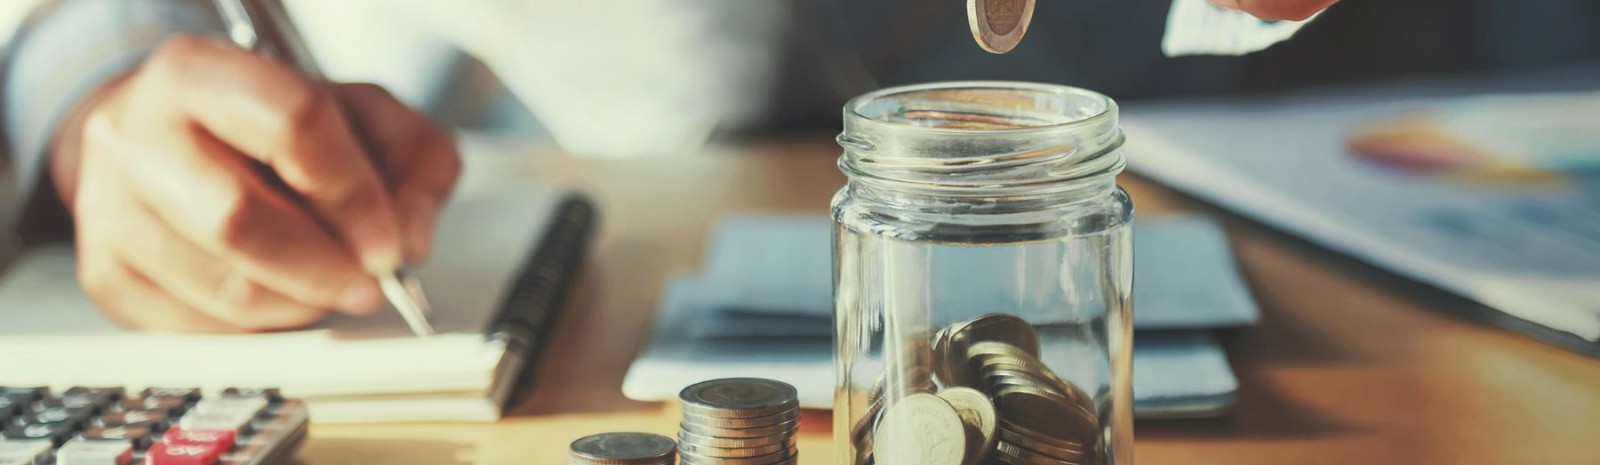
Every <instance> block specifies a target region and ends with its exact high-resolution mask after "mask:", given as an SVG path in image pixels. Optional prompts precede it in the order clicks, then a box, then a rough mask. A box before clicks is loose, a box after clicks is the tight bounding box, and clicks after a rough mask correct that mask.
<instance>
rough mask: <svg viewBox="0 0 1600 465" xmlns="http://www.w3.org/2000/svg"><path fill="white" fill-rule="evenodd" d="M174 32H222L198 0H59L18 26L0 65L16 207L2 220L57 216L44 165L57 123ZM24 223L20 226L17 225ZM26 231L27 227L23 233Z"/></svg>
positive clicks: (1, 109)
mask: <svg viewBox="0 0 1600 465" xmlns="http://www.w3.org/2000/svg"><path fill="white" fill-rule="evenodd" d="M180 33H198V34H214V35H218V36H222V35H223V26H222V24H221V21H220V19H219V18H218V16H217V14H216V10H215V8H214V7H212V3H211V2H209V1H204V0H58V1H55V2H52V3H49V4H47V5H46V6H44V7H42V9H41V10H40V11H38V12H35V14H34V15H33V16H32V17H31V18H30V19H29V21H27V22H26V23H25V24H24V25H23V26H22V27H21V28H19V30H18V32H17V33H16V35H15V36H14V37H13V38H12V40H11V42H10V46H9V48H8V49H7V50H6V52H5V57H4V58H5V61H4V64H3V68H0V129H3V131H4V151H5V153H6V154H7V155H8V156H9V158H10V168H11V170H10V171H11V173H12V176H13V177H14V178H15V179H14V180H13V182H12V184H13V185H14V186H15V188H14V189H13V190H14V191H15V192H18V193H19V195H20V197H21V198H20V199H18V200H19V201H18V202H8V203H10V204H8V205H3V206H0V209H3V211H4V214H5V216H4V219H5V221H7V222H8V223H11V224H15V223H13V222H16V221H18V220H19V219H21V220H22V221H24V222H26V221H28V218H24V217H22V215H23V214H24V211H23V210H24V206H26V210H27V212H26V214H27V215H28V217H30V218H31V217H32V215H34V214H35V213H39V214H41V215H43V216H44V217H50V216H52V215H55V216H59V212H50V211H48V210H51V209H56V210H59V200H54V198H55V192H54V191H53V190H51V189H50V188H49V181H48V175H47V173H46V171H47V170H46V169H45V167H46V166H47V164H48V163H47V160H49V148H50V143H51V140H52V139H53V138H54V136H55V130H56V126H57V125H59V124H60V123H61V122H62V120H63V119H64V118H65V117H66V116H67V115H68V114H70V113H71V112H72V110H73V109H74V108H75V107H76V106H77V104H78V102H79V101H80V100H82V99H83V98H84V96H86V95H89V94H90V93H92V92H93V91H94V90H95V89H97V88H99V87H100V86H101V85H102V84H104V83H106V82H107V81H109V80H111V79H113V78H115V77H117V76H118V75H121V74H122V73H124V72H126V71H127V70H129V69H131V68H133V67H134V66H137V65H138V63H139V62H140V61H141V60H143V59H144V57H146V56H148V55H149V54H150V52H151V51H153V50H155V49H156V47H158V46H160V44H161V43H162V42H163V41H165V40H166V38H168V37H170V36H172V35H175V34H180ZM23 226H27V225H26V224H24V225H23ZM24 229H26V228H24Z"/></svg>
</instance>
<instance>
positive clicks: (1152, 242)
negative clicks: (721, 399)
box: [623, 215, 1258, 417]
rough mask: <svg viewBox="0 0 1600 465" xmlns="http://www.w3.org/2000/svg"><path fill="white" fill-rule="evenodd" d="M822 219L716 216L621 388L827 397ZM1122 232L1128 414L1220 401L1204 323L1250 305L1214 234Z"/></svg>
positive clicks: (1219, 322) (1189, 410)
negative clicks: (735, 384)
mask: <svg viewBox="0 0 1600 465" xmlns="http://www.w3.org/2000/svg"><path fill="white" fill-rule="evenodd" d="M830 227H831V226H830V223H829V221H828V219H827V218H823V217H812V216H777V215H747V216H736V217H731V218H728V219H727V220H725V221H724V222H723V223H722V225H721V227H719V228H718V229H717V231H716V232H715V233H714V234H713V236H712V239H711V243H710V244H709V247H708V248H707V252H706V259H705V266H706V269H705V270H704V273H703V274H702V275H701V276H686V277H681V278H679V279H677V280H675V281H674V282H673V283H671V284H670V285H669V286H668V287H667V292H666V295H665V296H664V298H663V299H662V306H661V309H660V312H659V313H658V314H657V318H656V323H655V325H656V326H655V329H654V331H653V332H652V340H651V341H650V343H649V344H648V345H647V346H646V348H645V350H644V351H643V352H642V353H641V354H640V356H639V358H638V359H637V360H635V361H634V364H633V366H632V368H631V369H630V370H629V372H628V376H627V379H626V380H625V382H624V386H623V391H624V393H625V394H627V395H628V397H630V398H634V399H639V400H669V399H672V398H674V396H676V395H677V392H678V390H679V389H681V388H682V387H684V386H687V385H689V384H693V383H695V382H698V381H702V380H705V379H711V378H718V377H731V376H760V377H768V378H774V379H779V380H783V381H786V382H789V383H791V384H794V385H795V386H796V388H798V389H799V391H800V401H801V403H802V405H804V406H806V407H808V408H828V407H829V406H830V405H831V404H832V394H833V376H834V374H833V365H832V363H833V357H832V352H831V350H832V331H833V322H832V316H833V314H832V312H833V310H832V308H833V304H832V281H831V280H832V277H831V276H832V269H831V267H832V265H831V257H832V252H831V246H830ZM775 244H781V245H782V246H774V245H775ZM1134 244H1135V245H1134V247H1135V250H1136V253H1135V254H1134V256H1135V266H1134V269H1135V278H1134V281H1135V283H1136V284H1135V287H1134V288H1135V291H1134V294H1135V297H1134V302H1135V305H1136V307H1137V308H1136V310H1135V312H1134V315H1135V318H1134V319H1135V326H1136V327H1137V328H1138V330H1139V334H1138V335H1137V336H1136V337H1135V339H1134V340H1135V348H1134V367H1135V368H1134V391H1135V397H1136V401H1135V404H1136V405H1135V410H1136V412H1137V414H1138V415H1139V416H1141V417H1159V416H1203V415H1213V414H1218V413H1220V412H1222V411H1224V409H1225V408H1226V407H1227V406H1228V405H1230V404H1231V403H1232V399H1233V392H1234V391H1235V389H1236V388H1237V384H1238V383H1237V380H1236V379H1235V378H1234V376H1233V373H1232V371H1231V370H1230V369H1229V368H1228V364H1227V359H1226V357H1225V355H1224V354H1223V351H1222V348H1221V347H1220V346H1219V345H1217V343H1216V342H1215V341H1214V340H1213V339H1212V337H1211V335H1210V333H1209V331H1208V329H1210V328H1221V327H1234V326H1242V325H1248V324H1252V323H1254V322H1255V321H1256V319H1257V316H1258V311H1257V309H1256V306H1255V303H1254V301H1253V300H1252V299H1251V298H1250V295H1249V293H1248V292H1247V291H1246V288H1245V286H1244V283H1243V282H1242V281H1241V280H1240V279H1239V276H1238V272H1237V271H1236V269H1235V267H1234V265H1233V260H1232V257H1231V255H1230V253H1229V249H1228V243H1227V238H1226V236H1225V235H1223V233H1222V230H1221V229H1220V228H1219V227H1217V225H1215V224H1214V223H1211V222H1209V221H1206V220H1203V219H1197V218H1178V219H1165V220H1153V221H1144V220H1141V223H1139V225H1138V226H1136V227H1135V230H1134Z"/></svg>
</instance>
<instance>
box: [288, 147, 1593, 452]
mask: <svg viewBox="0 0 1600 465" xmlns="http://www.w3.org/2000/svg"><path fill="white" fill-rule="evenodd" d="M750 151H751V152H757V153H744V154H728V155H714V156H706V157H698V158H689V159H678V158H674V159H644V160H618V159H604V160H594V159H582V160H580V159H571V158H566V157H539V158H536V159H535V160H533V161H531V162H528V163H525V164H522V165H519V166H520V167H519V168H514V169H511V171H517V170H521V171H522V172H521V173H513V175H517V176H527V177H529V178H533V179H540V180H547V181H548V180H556V181H558V182H562V183H565V184H569V185H573V186H575V187H578V188H581V189H583V190H584V191H586V192H588V193H589V194H590V195H592V196H593V198H594V199H595V200H596V201H597V202H598V203H599V205H600V206H601V218H602V219H601V223H602V224H601V228H600V234H599V237H598V240H597V241H596V243H595V246H596V247H595V249H594V251H593V255H592V260H591V264H590V266H589V269H588V272H587V275H586V277H585V278H584V280H583V281H584V283H583V285H582V286H581V289H580V292H579V293H578V298H577V299H575V301H574V302H573V303H572V305H573V306H572V307H571V308H570V309H569V311H568V312H567V313H566V315H565V317H564V319H563V320H562V322H561V324H560V325H561V326H560V329H559V331H558V332H557V334H556V336H555V338H554V339H553V341H552V344H551V347H550V349H551V350H550V352H549V354H548V356H547V359H546V360H545V362H544V363H543V364H542V366H540V367H539V371H538V374H537V376H538V378H539V381H538V382H539V384H538V387H537V389H535V390H534V392H533V393H532V394H531V395H530V396H528V397H527V398H526V399H524V400H523V401H522V402H519V403H518V405H516V407H515V408H514V409H513V410H512V411H511V412H510V413H509V417H508V418H506V419H504V420H502V421H500V422H498V423H494V424H410V425H370V426H331V425H330V426H317V427H315V429H314V431H313V433H312V440H311V442H310V443H309V444H308V445H307V447H306V448H305V449H304V450H303V451H302V453H301V455H300V460H301V461H302V462H304V463H307V464H318V465H320V464H342V463H349V464H380V463H381V464H429V465H437V464H454V463H475V464H539V465H555V464H562V463H566V460H565V457H566V450H567V444H568V443H569V442H571V441H572V440H573V439H576V438H578V437H580V436H583V435H587V434H591V433H598V432H605V431H650V432H656V433H661V434H668V435H671V434H674V433H675V431H676V427H677V415H678V410H677V407H676V406H675V405H671V404H658V403H644V402H634V401H630V400H628V399H626V398H624V397H623V396H622V393H621V385H622V377H623V374H624V372H625V371H626V370H627V368H628V364H629V362H630V360H631V358H632V356H633V354H634V353H635V352H636V351H637V350H638V349H639V347H640V344H641V338H643V337H644V336H645V335H646V334H647V330H648V327H649V325H650V321H651V315H652V312H654V311H655V308H656V300H657V295H658V293H659V292H660V291H661V287H662V285H663V283H664V281H665V280H666V278H667V277H668V276H670V275H672V274H674V273H684V272H690V271H692V270H695V269H697V268H698V267H699V266H700V263H699V259H700V256H701V250H702V247H703V246H704V238H705V236H706V232H707V230H708V228H709V227H710V225H711V223H712V221H713V220H714V219H716V218H718V217H719V216H720V215H723V214H725V213H728V212H732V211H741V210H745V211H748V210H775V211H794V212H812V213H822V212H824V211H826V208H827V204H828V200H829V198H830V197H831V196H832V195H833V192H834V191H835V190H836V189H838V187H839V186H841V185H842V184H843V183H844V178H843V176H841V175H840V174H839V173H838V171H837V170H836V169H835V168H834V158H835V157H837V156H838V153H839V150H838V148H837V147H836V146H834V145H833V144H832V143H831V142H825V141H817V142H804V143H778V144H772V145H767V146H761V147H756V148H754V149H752V150H750ZM1122 183H1123V185H1124V186H1125V187H1126V188H1127V189H1128V190H1129V191H1130V192H1131V193H1132V194H1133V197H1134V199H1135V204H1136V205H1137V208H1138V213H1139V215H1140V216H1155V215H1161V214H1167V213H1171V212H1177V211H1184V210H1194V209H1196V208H1197V206H1196V205H1193V204H1192V203H1190V202H1188V201H1186V200H1183V199H1181V198H1179V197H1178V196H1176V195H1174V194H1172V193H1171V192H1169V191H1167V190H1165V189H1163V188H1160V187H1157V186H1154V185H1152V184H1150V183H1149V182H1146V181H1142V180H1139V179H1136V178H1131V177H1128V176H1124V179H1122ZM1232 223H1234V222H1233V221H1230V224H1229V229H1230V236H1231V237H1232V239H1233V244H1234V246H1235V248H1236V250H1235V255H1236V256H1237V257H1238V260H1239V262H1240V263H1241V264H1242V265H1243V268H1242V269H1243V272H1244V274H1245V278H1246V280H1247V281H1248V282H1249V284H1250V286H1251V288H1252V289H1253V291H1254V293H1255V296H1256V299H1257V300H1258V301H1259V303H1260V305H1261V309H1262V311H1263V321H1262V323H1261V325H1259V326H1257V327H1254V328H1249V329H1245V330H1242V331H1239V332H1237V334H1229V335H1225V340H1226V342H1227V345H1228V352H1229V354H1230V357H1231V358H1232V361H1233V366H1234V368H1235V370H1237V372H1238V376H1239V379H1240V384H1241V386H1242V388H1241V391H1240V393H1239V401H1238V405H1237V409H1236V411H1235V414H1234V415H1233V416H1232V417H1231V418H1229V419H1226V420H1207V421H1187V422H1186V421H1169V422H1140V423H1138V425H1137V427H1136V435H1137V440H1136V443H1137V446H1136V447H1135V457H1137V460H1138V462H1139V463H1141V464H1253V463H1259V464H1273V465H1281V464H1322V463H1325V464H1337V465H1357V464H1376V463H1397V464H1398V463H1405V464H1494V465H1504V464H1512V463H1530V464H1531V463H1538V464H1557V463H1562V464H1566V463H1571V464H1580V463H1581V464H1597V463H1600V361H1597V360H1594V359H1590V358H1588V357H1585V356H1582V355H1578V354H1575V353H1571V352H1567V351H1564V350H1560V349H1557V348H1554V347H1551V346H1547V345H1544V344H1542V343H1539V342H1536V341H1534V340H1531V339H1527V338H1524V337H1521V336H1517V335H1514V334H1511V333H1508V332H1505V331H1502V330H1498V329H1494V328H1489V327H1483V326H1478V325H1475V324H1473V323H1469V322H1465V321H1461V320H1459V319H1456V318H1453V317H1451V316H1448V315H1447V314H1445V313H1443V312H1438V311H1434V310H1433V309H1430V308H1429V304H1428V303H1426V302H1420V301H1417V300H1413V298H1411V297H1407V296H1405V295H1402V294H1399V293H1395V292H1392V291H1388V290H1385V289H1381V288H1379V287H1378V286H1376V285H1375V283H1374V282H1373V281H1372V278H1370V277H1367V275H1366V274H1363V273H1352V272H1350V271H1349V270H1348V269H1344V268H1341V267H1339V266H1330V263H1332V262H1336V260H1331V259H1330V258H1329V257H1330V255H1329V254H1327V253H1326V252H1321V251H1316V250H1311V249H1308V248H1306V247H1304V246H1299V245H1296V244H1292V243H1286V242H1285V241H1283V240H1282V239H1280V238H1278V236H1276V235H1274V234H1270V233H1267V232H1264V231H1261V230H1259V229H1258V228H1255V227H1252V226H1248V225H1240V224H1232ZM830 425H831V420H830V419H829V418H828V413H826V412H806V415H805V418H804V420H803V422H802V435H801V438H800V449H801V457H802V460H801V462H802V463H804V464H806V465H824V464H832V463H833V462H832V460H833V454H832V453H831V447H832V445H831V443H832V440H831V433H830V431H829V428H830Z"/></svg>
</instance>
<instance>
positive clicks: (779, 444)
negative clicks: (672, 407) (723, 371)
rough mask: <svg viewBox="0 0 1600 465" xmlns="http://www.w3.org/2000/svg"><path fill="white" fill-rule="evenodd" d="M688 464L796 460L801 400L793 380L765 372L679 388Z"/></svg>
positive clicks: (770, 464)
mask: <svg viewBox="0 0 1600 465" xmlns="http://www.w3.org/2000/svg"><path fill="white" fill-rule="evenodd" d="M678 399H679V400H681V401H683V422H682V423H681V424H679V425H678V426H679V428H680V429H679V430H678V456H679V459H680V460H681V461H682V462H683V463H684V464H685V465H794V464H795V463H797V462H798V460H799V459H798V456H799V451H798V450H797V449H795V431H797V430H798V429H799V425H800V402H799V399H798V397H797V396H796V392H795V389H794V386H790V385H789V384H787V383H783V382H781V381H773V380H770V379H761V378H728V379H718V380H711V381H706V382H702V383H698V384H695V385H692V386H689V387H686V388H684V389H683V391H682V392H679V393H678Z"/></svg>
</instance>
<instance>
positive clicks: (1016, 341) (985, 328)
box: [945, 313, 1039, 385]
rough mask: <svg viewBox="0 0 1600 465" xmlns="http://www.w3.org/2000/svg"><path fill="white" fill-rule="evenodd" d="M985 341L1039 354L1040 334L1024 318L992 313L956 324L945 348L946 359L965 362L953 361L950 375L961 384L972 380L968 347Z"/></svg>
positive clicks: (1036, 355) (969, 349)
mask: <svg viewBox="0 0 1600 465" xmlns="http://www.w3.org/2000/svg"><path fill="white" fill-rule="evenodd" d="M985 342H991V343H996V344H990V345H1000V344H1004V345H1009V346H1011V347H1014V348H1016V349H1018V350H1021V351H1022V353H1025V354H1028V355H1029V356H1030V357H1038V355H1039V334H1038V333H1037V332H1035V331H1034V330H1033V325H1031V324H1029V323H1028V322H1027V321H1026V320H1023V319H1021V318H1018V317H1016V316H1014V315H1008V314H1004V313H991V314H988V315H984V316H980V317H978V318H975V319H972V320H970V321H964V322H960V323H956V324H954V325H951V326H950V337H949V342H948V343H947V345H946V347H945V352H946V355H945V358H947V359H949V360H951V361H952V362H955V361H958V360H960V361H965V363H952V364H951V365H950V367H949V368H950V370H951V371H952V374H951V376H952V377H953V378H954V379H955V380H957V381H959V382H962V383H966V384H964V385H970V384H971V383H972V382H974V381H975V380H974V378H975V377H974V376H973V371H974V370H975V367H973V366H972V365H971V361H972V355H971V353H972V352H971V348H973V347H976V346H978V345H980V344H983V343H985Z"/></svg>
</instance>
